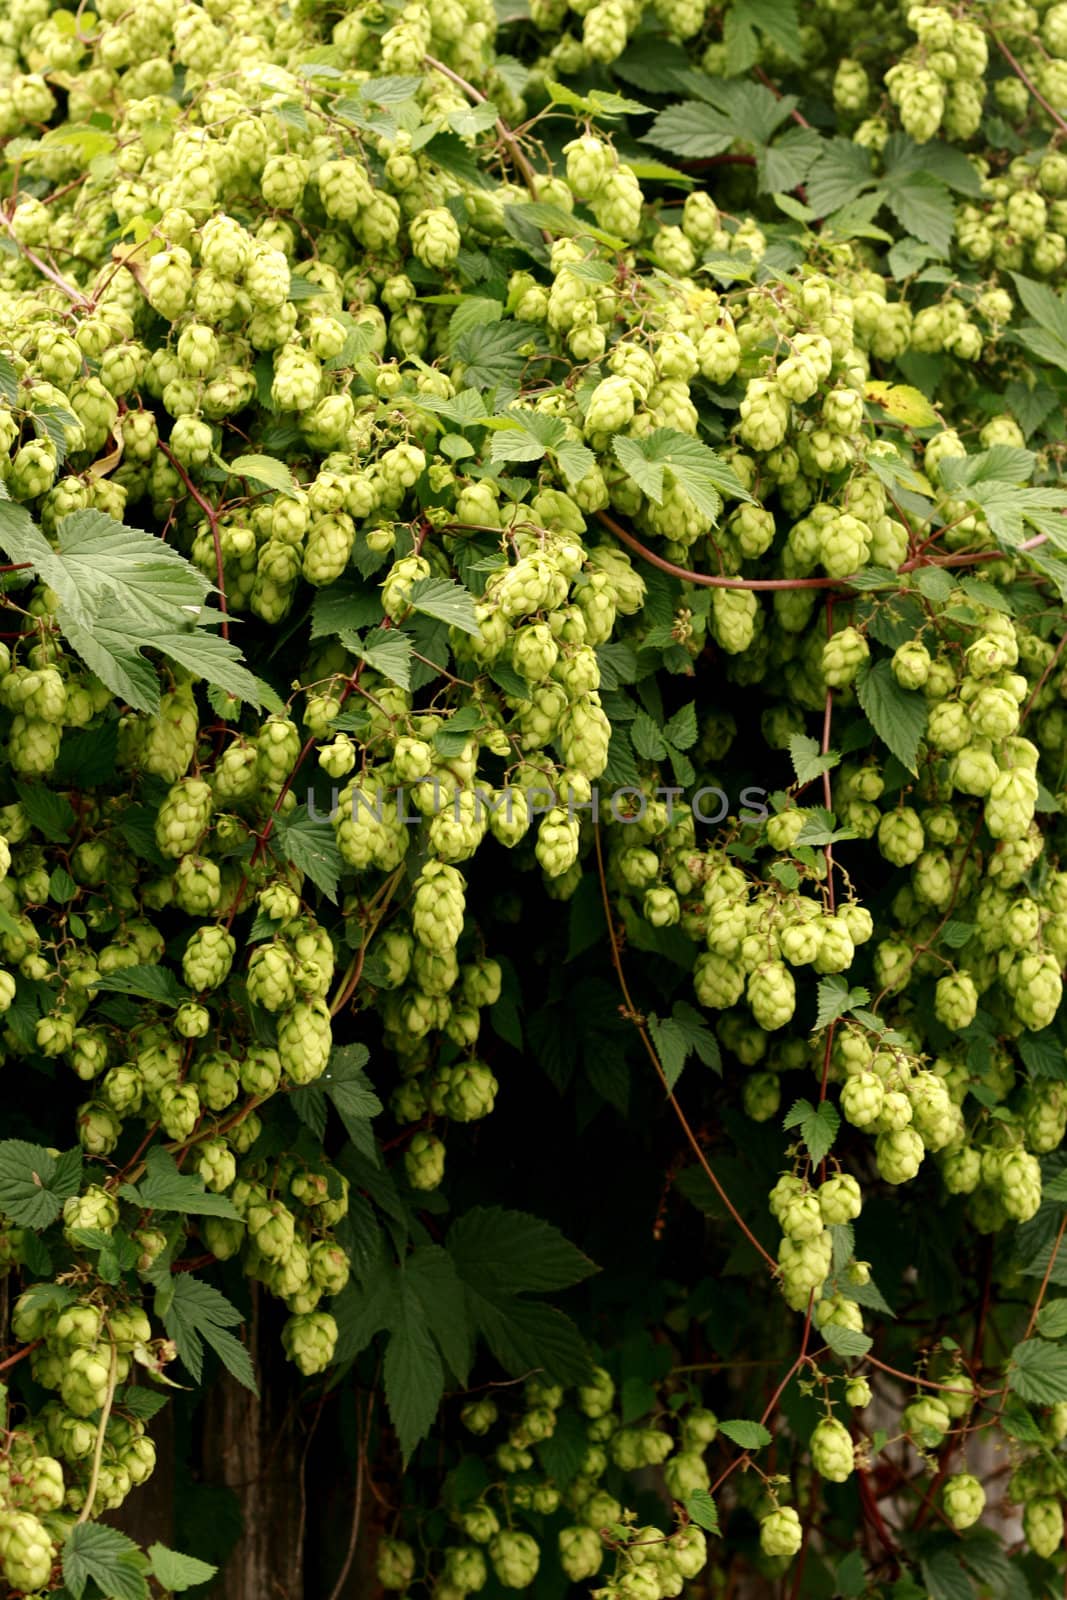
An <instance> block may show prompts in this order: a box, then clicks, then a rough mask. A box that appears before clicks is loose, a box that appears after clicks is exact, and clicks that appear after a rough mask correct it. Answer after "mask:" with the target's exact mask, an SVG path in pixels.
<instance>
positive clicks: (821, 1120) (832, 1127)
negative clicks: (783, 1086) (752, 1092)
mask: <svg viewBox="0 0 1067 1600" xmlns="http://www.w3.org/2000/svg"><path fill="white" fill-rule="evenodd" d="M782 1126H783V1127H784V1128H785V1129H786V1130H787V1131H788V1129H790V1128H799V1129H800V1137H801V1138H802V1139H803V1141H804V1143H805V1145H806V1146H807V1151H808V1155H809V1156H810V1157H811V1160H812V1164H813V1165H814V1166H818V1164H819V1162H820V1161H822V1160H824V1159H825V1157H826V1156H827V1155H828V1154H829V1152H830V1150H831V1149H832V1148H833V1143H834V1140H835V1139H836V1138H837V1130H838V1129H839V1128H840V1126H841V1117H840V1115H839V1114H838V1111H837V1108H836V1106H833V1105H831V1104H830V1102H829V1100H824V1101H823V1103H822V1105H820V1106H818V1107H815V1106H813V1105H812V1104H811V1102H810V1101H808V1100H797V1101H795V1102H794V1104H793V1106H792V1108H791V1109H790V1111H789V1112H788V1113H787V1115H786V1118H785V1120H784V1122H783V1124H782Z"/></svg>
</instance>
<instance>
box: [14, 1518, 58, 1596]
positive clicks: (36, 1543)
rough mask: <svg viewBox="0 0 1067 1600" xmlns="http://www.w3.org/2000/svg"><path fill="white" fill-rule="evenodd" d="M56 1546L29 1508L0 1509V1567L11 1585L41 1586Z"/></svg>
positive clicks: (53, 1557) (45, 1581) (22, 1587)
mask: <svg viewBox="0 0 1067 1600" xmlns="http://www.w3.org/2000/svg"><path fill="white" fill-rule="evenodd" d="M55 1559H56V1547H55V1545H54V1544H53V1543H52V1540H51V1539H50V1538H49V1536H48V1533H47V1531H46V1529H45V1527H44V1525H43V1523H41V1522H40V1521H39V1520H38V1518H37V1517H36V1516H34V1514H33V1512H32V1511H7V1510H5V1511H2V1512H0V1567H2V1569H3V1574H4V1577H5V1578H6V1579H7V1581H8V1583H9V1584H10V1585H11V1587H12V1588H13V1589H17V1590H20V1591H26V1590H30V1589H41V1588H43V1587H44V1586H45V1585H46V1584H47V1583H48V1580H49V1578H50V1577H51V1573H52V1564H53V1562H54V1561H55Z"/></svg>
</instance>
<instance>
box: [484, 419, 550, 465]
mask: <svg viewBox="0 0 1067 1600" xmlns="http://www.w3.org/2000/svg"><path fill="white" fill-rule="evenodd" d="M493 430H494V431H493V442H492V445H491V447H490V456H491V459H492V460H493V461H540V460H541V458H542V456H544V455H545V453H546V452H547V451H548V449H549V448H550V447H551V446H555V445H558V444H561V443H562V442H563V441H564V440H565V439H566V437H567V424H566V423H565V422H564V421H563V419H562V417H549V416H544V415H542V413H541V412H539V411H533V410H531V409H530V408H529V407H528V406H512V407H511V409H510V410H508V411H505V412H504V414H503V415H502V416H500V417H494V418H493Z"/></svg>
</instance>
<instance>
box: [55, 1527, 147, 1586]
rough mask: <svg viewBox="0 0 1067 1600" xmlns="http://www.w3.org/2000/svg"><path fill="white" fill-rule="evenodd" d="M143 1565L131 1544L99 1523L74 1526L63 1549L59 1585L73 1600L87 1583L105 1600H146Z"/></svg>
mask: <svg viewBox="0 0 1067 1600" xmlns="http://www.w3.org/2000/svg"><path fill="white" fill-rule="evenodd" d="M143 1564H144V1559H143V1557H142V1555H141V1552H140V1550H139V1549H138V1547H137V1546H136V1545H135V1544H134V1542H133V1540H132V1539H128V1538H127V1537H126V1535H125V1534H124V1533H120V1532H119V1530H118V1529H117V1528H107V1527H105V1526H104V1524H103V1523H102V1522H76V1523H75V1524H74V1527H73V1528H71V1530H70V1533H69V1534H68V1535H67V1541H66V1543H65V1544H64V1546H63V1581H64V1583H65V1584H66V1586H67V1588H68V1589H69V1590H70V1592H71V1594H72V1595H73V1597H74V1600H81V1597H82V1595H83V1594H84V1593H85V1588H86V1585H87V1584H88V1583H90V1582H93V1583H95V1584H96V1585H97V1586H98V1588H99V1589H100V1592H101V1594H105V1595H107V1596H108V1600H148V1584H147V1583H146V1582H145V1578H144V1573H143V1571H142V1567H143Z"/></svg>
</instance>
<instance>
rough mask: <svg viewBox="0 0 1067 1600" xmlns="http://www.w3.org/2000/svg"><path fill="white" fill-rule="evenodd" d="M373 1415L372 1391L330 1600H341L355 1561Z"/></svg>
mask: <svg viewBox="0 0 1067 1600" xmlns="http://www.w3.org/2000/svg"><path fill="white" fill-rule="evenodd" d="M356 1406H357V1411H358V1406H359V1401H358V1399H357V1401H356ZM373 1414H374V1394H373V1391H372V1392H371V1394H370V1396H369V1398H368V1400H367V1421H366V1425H365V1426H364V1429H363V1436H362V1438H361V1439H359V1440H358V1444H357V1452H356V1494H355V1504H354V1505H353V1507H352V1529H351V1532H350V1533H349V1536H348V1549H347V1550H346V1551H345V1562H344V1566H343V1567H342V1568H341V1572H340V1575H339V1577H338V1579H337V1582H336V1583H335V1584H334V1586H333V1588H332V1589H331V1590H330V1600H341V1595H342V1593H343V1592H344V1587H345V1584H346V1583H347V1581H348V1574H349V1573H350V1572H351V1570H352V1562H353V1561H354V1560H355V1555H356V1545H357V1543H358V1542H359V1522H360V1518H361V1516H362V1515H363V1475H364V1470H365V1469H364V1460H365V1457H366V1454H367V1442H368V1440H369V1439H370V1424H371V1417H372V1416H373ZM357 1432H358V1416H357Z"/></svg>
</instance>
